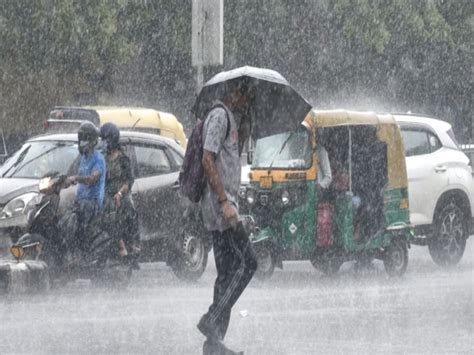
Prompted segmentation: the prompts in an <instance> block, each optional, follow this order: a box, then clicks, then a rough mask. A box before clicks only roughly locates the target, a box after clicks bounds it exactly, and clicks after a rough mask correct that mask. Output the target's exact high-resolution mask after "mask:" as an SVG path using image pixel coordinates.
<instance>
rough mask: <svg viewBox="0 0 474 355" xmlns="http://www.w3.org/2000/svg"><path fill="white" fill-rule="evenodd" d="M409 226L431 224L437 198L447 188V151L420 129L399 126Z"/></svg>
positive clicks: (434, 137) (435, 139)
mask: <svg viewBox="0 0 474 355" xmlns="http://www.w3.org/2000/svg"><path fill="white" fill-rule="evenodd" d="M401 133H402V137H403V143H404V146H405V157H406V165H407V175H408V192H409V200H410V217H411V222H412V223H414V224H415V225H424V224H431V223H432V219H433V213H434V208H435V206H436V203H437V200H438V197H439V196H440V195H441V193H442V192H443V191H444V190H445V189H446V187H447V186H448V184H449V172H448V168H449V149H447V148H443V147H442V145H441V143H440V141H439V139H438V137H436V135H435V134H434V133H433V132H431V131H430V130H428V129H424V128H422V127H411V126H406V127H404V126H402V127H401Z"/></svg>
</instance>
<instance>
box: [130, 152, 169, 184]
mask: <svg viewBox="0 0 474 355" xmlns="http://www.w3.org/2000/svg"><path fill="white" fill-rule="evenodd" d="M135 158H136V161H137V177H139V178H140V177H147V176H153V175H162V174H168V173H170V172H171V164H170V161H169V160H168V157H167V156H166V153H165V151H164V150H163V148H162V147H159V146H155V145H136V146H135Z"/></svg>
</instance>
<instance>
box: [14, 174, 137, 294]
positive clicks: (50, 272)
mask: <svg viewBox="0 0 474 355" xmlns="http://www.w3.org/2000/svg"><path fill="white" fill-rule="evenodd" d="M65 180H66V176H64V175H57V174H50V175H49V176H46V177H44V178H43V179H41V180H40V182H39V186H38V189H39V192H40V193H39V194H38V196H36V198H35V200H34V201H33V202H32V207H31V211H29V221H30V222H29V227H28V232H27V233H26V234H24V235H23V236H21V237H20V238H19V239H18V241H17V242H16V243H15V244H14V245H13V246H12V247H11V249H10V251H11V253H12V255H13V256H14V257H15V259H17V261H23V262H28V261H31V260H35V261H41V262H43V263H44V264H45V265H46V266H47V267H46V269H47V273H46V275H44V276H43V277H41V280H38V283H39V285H36V287H39V288H48V287H50V286H51V285H55V284H64V283H66V282H68V281H74V280H76V279H79V278H81V279H90V280H91V281H92V282H94V283H97V284H99V285H110V286H116V287H126V286H127V285H128V282H129V280H130V277H131V275H132V270H133V269H136V268H137V265H138V263H137V259H138V255H137V254H134V253H131V252H129V251H128V250H127V245H126V243H125V242H124V241H123V240H122V239H119V240H117V239H116V238H114V237H112V235H111V234H109V233H107V231H110V230H112V229H111V228H113V225H114V223H115V221H116V213H115V212H112V213H107V214H105V213H104V214H101V215H100V216H98V217H97V218H95V219H94V220H93V221H92V222H91V223H90V225H89V226H88V228H87V230H85V233H84V240H83V243H81V246H80V248H72V247H71V245H70V244H71V243H70V241H69V242H68V241H66V240H65V238H64V236H65V235H69V236H71V235H75V234H74V233H75V228H77V223H76V221H77V217H76V215H75V214H74V212H71V213H69V214H67V215H66V216H63V217H61V218H60V217H59V215H58V210H59V202H60V191H61V189H62V188H63V184H64V181H65Z"/></svg>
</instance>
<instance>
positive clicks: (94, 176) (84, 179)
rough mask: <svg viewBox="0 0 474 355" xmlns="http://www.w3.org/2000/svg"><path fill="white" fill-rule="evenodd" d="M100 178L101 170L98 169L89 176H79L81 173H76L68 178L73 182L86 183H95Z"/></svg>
mask: <svg viewBox="0 0 474 355" xmlns="http://www.w3.org/2000/svg"><path fill="white" fill-rule="evenodd" d="M99 179H100V172H99V171H97V170H94V171H93V172H92V173H91V174H90V175H87V176H79V175H74V176H70V177H68V180H69V182H70V183H72V184H77V183H79V184H85V185H95V184H96V183H97V181H99Z"/></svg>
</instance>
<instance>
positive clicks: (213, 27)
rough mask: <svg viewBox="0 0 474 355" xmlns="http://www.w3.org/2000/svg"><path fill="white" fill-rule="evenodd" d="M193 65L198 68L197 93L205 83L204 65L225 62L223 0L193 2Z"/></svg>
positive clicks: (198, 0)
mask: <svg viewBox="0 0 474 355" xmlns="http://www.w3.org/2000/svg"><path fill="white" fill-rule="evenodd" d="M191 25H192V36H191V50H192V65H193V67H195V68H196V93H199V92H200V91H201V88H202V86H203V84H204V67H205V66H206V65H222V64H223V63H224V3H223V0H193V2H192V24H191Z"/></svg>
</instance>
